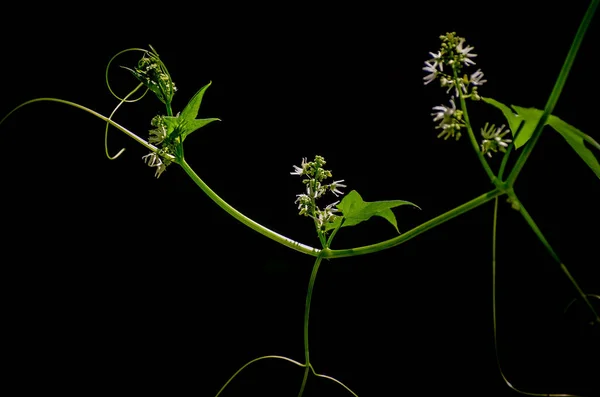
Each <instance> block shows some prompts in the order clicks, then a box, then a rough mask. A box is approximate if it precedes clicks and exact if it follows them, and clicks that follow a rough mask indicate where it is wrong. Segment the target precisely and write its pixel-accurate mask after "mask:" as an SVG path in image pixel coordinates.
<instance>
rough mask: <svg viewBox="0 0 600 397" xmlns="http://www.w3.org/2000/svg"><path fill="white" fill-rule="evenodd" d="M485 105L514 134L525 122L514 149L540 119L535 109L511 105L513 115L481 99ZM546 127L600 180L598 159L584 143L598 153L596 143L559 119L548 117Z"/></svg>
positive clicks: (498, 105) (503, 106)
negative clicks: (496, 111)
mask: <svg viewBox="0 0 600 397" xmlns="http://www.w3.org/2000/svg"><path fill="white" fill-rule="evenodd" d="M482 99H483V100H484V101H485V102H486V103H488V104H490V105H492V106H494V107H496V108H498V109H500V110H501V111H502V113H503V114H504V117H505V118H506V120H507V121H508V124H509V125H510V129H511V131H512V132H513V134H514V133H515V131H517V129H518V128H519V124H520V123H521V121H525V123H524V125H523V127H522V128H521V132H520V133H519V136H518V137H517V139H516V140H515V147H516V148H519V147H521V146H523V145H524V144H525V143H527V141H528V140H529V138H531V135H533V130H534V129H535V126H536V125H537V123H538V121H539V120H540V118H541V117H542V114H543V111H541V110H539V109H535V108H522V107H520V106H515V105H511V107H512V108H513V109H514V110H515V111H516V112H517V114H515V113H513V111H512V110H510V108H509V107H508V106H506V105H504V104H502V103H500V102H498V101H496V100H494V99H491V98H482ZM546 125H549V126H551V127H552V128H554V129H555V130H556V131H557V132H558V133H559V134H560V135H562V137H563V138H565V140H566V141H567V143H568V144H569V145H570V146H571V147H572V148H573V150H575V152H576V153H577V154H578V155H579V157H581V159H582V160H583V161H584V162H585V163H586V164H587V165H588V167H590V168H591V169H592V171H593V172H594V173H595V174H596V176H597V177H598V178H600V163H598V159H597V158H596V157H595V156H594V153H592V152H591V151H590V150H589V149H588V148H587V147H586V146H585V143H584V141H587V142H588V143H589V144H590V145H592V146H593V147H595V148H596V149H598V150H599V151H600V144H598V142H596V141H595V140H594V139H593V138H592V137H590V136H589V135H586V134H584V133H583V132H582V131H580V130H578V129H577V128H575V127H573V126H572V125H570V124H568V123H566V122H564V121H563V120H561V119H560V118H558V117H556V116H553V115H550V117H548V120H547V121H546Z"/></svg>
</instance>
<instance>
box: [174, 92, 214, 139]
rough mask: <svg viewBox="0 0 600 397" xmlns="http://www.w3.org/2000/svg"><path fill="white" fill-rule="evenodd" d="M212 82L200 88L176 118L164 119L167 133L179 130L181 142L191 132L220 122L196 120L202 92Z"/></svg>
mask: <svg viewBox="0 0 600 397" xmlns="http://www.w3.org/2000/svg"><path fill="white" fill-rule="evenodd" d="M211 84H212V82H209V83H208V84H206V85H205V86H204V87H202V88H200V90H199V91H198V92H197V93H196V94H195V95H194V96H193V97H192V99H190V101H189V102H188V104H187V105H186V106H185V108H184V109H183V110H182V111H181V113H180V114H179V115H178V116H177V117H165V118H164V120H165V123H166V124H167V132H168V133H171V132H173V131H175V130H176V129H177V128H179V129H180V136H181V141H182V142H183V140H184V139H185V138H186V137H187V136H188V135H189V134H191V133H192V132H194V131H196V130H197V129H199V128H201V127H204V126H205V125H206V124H208V123H211V122H213V121H221V120H220V119H217V118H209V119H197V118H196V116H198V111H199V110H200V104H201V103H202V97H204V92H205V91H206V89H207V88H208V87H210V85H211Z"/></svg>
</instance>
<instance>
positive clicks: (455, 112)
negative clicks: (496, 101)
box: [423, 33, 487, 140]
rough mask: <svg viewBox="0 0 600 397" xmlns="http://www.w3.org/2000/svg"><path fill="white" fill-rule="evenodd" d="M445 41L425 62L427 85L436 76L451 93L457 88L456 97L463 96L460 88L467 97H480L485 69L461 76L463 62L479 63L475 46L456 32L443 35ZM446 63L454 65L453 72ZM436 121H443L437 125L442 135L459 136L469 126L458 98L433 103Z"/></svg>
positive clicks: (425, 80) (465, 63) (446, 137)
mask: <svg viewBox="0 0 600 397" xmlns="http://www.w3.org/2000/svg"><path fill="white" fill-rule="evenodd" d="M440 40H441V41H442V44H441V48H440V50H439V51H438V52H435V53H433V52H430V53H429V55H431V59H430V60H428V61H426V62H425V67H424V68H423V70H424V71H425V72H427V73H428V74H427V75H426V76H425V77H423V80H424V84H425V85H427V84H429V83H431V82H432V81H434V80H436V79H437V80H439V82H440V86H441V87H443V88H447V90H446V93H447V94H449V93H450V91H451V90H454V97H456V98H458V97H459V90H460V91H461V93H462V94H463V97H464V98H471V99H473V100H480V99H481V97H480V96H479V94H478V93H477V87H478V86H480V85H482V84H483V83H485V82H486V81H487V80H484V79H483V72H482V71H481V69H478V70H477V71H476V72H475V73H473V74H471V76H470V77H468V76H467V75H466V74H465V75H464V76H463V77H455V76H460V72H461V70H462V68H463V66H471V65H475V62H474V61H473V59H472V58H475V57H476V56H477V54H473V53H472V52H471V51H472V50H473V47H471V46H466V47H465V39H464V38H462V37H459V36H457V35H456V33H446V34H445V35H442V36H440ZM444 66H446V68H450V70H451V72H450V73H445V72H444ZM433 111H434V112H433V113H431V115H432V116H433V121H434V122H438V121H439V124H438V125H437V126H436V127H435V128H436V129H441V130H442V132H440V134H439V135H438V138H442V137H443V138H444V139H448V138H449V137H454V138H456V140H458V139H460V137H461V135H462V134H461V131H460V130H461V128H462V127H464V126H465V124H464V122H463V112H462V110H459V109H456V104H455V103H454V98H451V99H450V107H447V106H444V105H441V106H435V107H433Z"/></svg>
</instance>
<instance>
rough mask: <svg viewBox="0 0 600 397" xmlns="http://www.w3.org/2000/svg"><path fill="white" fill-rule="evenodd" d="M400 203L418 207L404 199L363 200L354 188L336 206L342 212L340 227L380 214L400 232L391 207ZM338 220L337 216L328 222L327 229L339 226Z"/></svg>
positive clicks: (339, 218)
mask: <svg viewBox="0 0 600 397" xmlns="http://www.w3.org/2000/svg"><path fill="white" fill-rule="evenodd" d="M401 205H412V206H413V207H417V208H419V207H418V206H417V205H415V204H413V203H411V202H409V201H404V200H387V201H373V202H368V201H364V200H363V199H362V197H361V196H360V194H358V192H357V191H356V190H353V191H351V192H350V193H348V194H347V195H346V196H345V197H344V198H343V199H342V201H341V202H340V203H339V204H338V205H337V208H338V209H339V210H340V211H341V212H342V214H343V219H344V223H343V224H342V227H345V226H355V225H358V224H359V223H361V222H364V221H366V220H368V219H370V218H371V217H373V216H380V217H382V218H384V219H386V220H387V221H388V222H390V223H391V224H392V225H393V226H394V228H395V229H396V231H397V232H398V233H400V231H399V230H398V225H397V223H396V217H395V216H394V213H393V212H392V210H391V209H392V208H394V207H399V206H401ZM419 209H420V208H419ZM340 222H342V217H338V218H337V219H336V221H335V222H332V223H330V224H328V225H327V230H330V229H335V228H336V227H338V226H339V224H340Z"/></svg>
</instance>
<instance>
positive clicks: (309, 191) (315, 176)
mask: <svg viewBox="0 0 600 397" xmlns="http://www.w3.org/2000/svg"><path fill="white" fill-rule="evenodd" d="M325 163H326V162H325V159H324V158H323V157H321V156H315V160H314V161H311V162H307V161H306V157H305V158H303V159H302V163H301V164H300V166H297V165H294V166H293V167H294V171H292V172H290V174H291V175H298V176H304V177H306V178H305V179H303V180H302V183H304V184H305V185H306V193H302V194H297V195H296V201H295V203H297V204H298V209H299V210H300V215H304V216H309V217H311V218H313V219H314V221H315V225H316V226H317V230H318V232H319V233H323V232H325V229H326V225H327V223H330V222H333V221H335V219H336V217H337V216H338V215H336V213H337V212H339V210H338V209H337V208H334V206H335V205H336V204H338V203H339V200H338V201H336V202H334V203H331V204H329V205H328V206H327V207H325V209H320V208H319V206H317V204H316V200H317V199H318V198H320V197H321V196H323V195H324V194H325V193H327V192H331V193H333V194H334V195H335V196H336V197H339V195H342V194H344V192H342V191H341V190H339V188H344V187H346V185H344V184H342V182H344V180H343V179H341V180H339V181H334V182H332V183H329V184H323V183H322V182H323V181H324V180H325V179H327V178H331V171H329V170H326V169H325V168H323V166H324V165H325Z"/></svg>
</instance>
